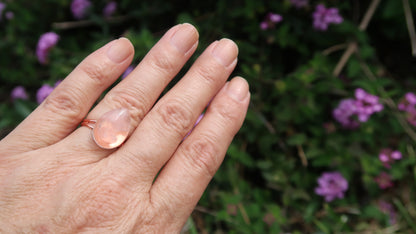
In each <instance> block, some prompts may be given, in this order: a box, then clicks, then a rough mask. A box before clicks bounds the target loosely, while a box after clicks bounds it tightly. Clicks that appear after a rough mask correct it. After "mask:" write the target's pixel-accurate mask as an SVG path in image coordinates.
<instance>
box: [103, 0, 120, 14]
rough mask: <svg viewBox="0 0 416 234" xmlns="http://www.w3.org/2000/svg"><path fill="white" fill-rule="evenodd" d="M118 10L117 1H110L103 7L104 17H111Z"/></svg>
mask: <svg viewBox="0 0 416 234" xmlns="http://www.w3.org/2000/svg"><path fill="white" fill-rule="evenodd" d="M116 10H117V3H116V2H115V1H111V2H108V3H107V5H105V7H104V9H103V15H104V17H110V16H111V15H113V14H114V12H115V11H116Z"/></svg>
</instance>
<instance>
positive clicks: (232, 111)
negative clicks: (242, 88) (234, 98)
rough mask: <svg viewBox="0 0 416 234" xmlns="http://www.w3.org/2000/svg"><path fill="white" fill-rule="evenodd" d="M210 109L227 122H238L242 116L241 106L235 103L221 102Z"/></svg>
mask: <svg viewBox="0 0 416 234" xmlns="http://www.w3.org/2000/svg"><path fill="white" fill-rule="evenodd" d="M210 109H211V111H212V112H213V113H215V114H216V115H218V116H219V120H220V121H223V122H225V123H236V122H237V121H238V120H239V119H240V118H241V111H240V109H241V108H239V105H236V104H235V103H230V102H221V103H217V105H212V106H210Z"/></svg>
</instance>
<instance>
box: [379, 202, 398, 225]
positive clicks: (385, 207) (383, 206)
mask: <svg viewBox="0 0 416 234" xmlns="http://www.w3.org/2000/svg"><path fill="white" fill-rule="evenodd" d="M378 207H379V209H380V210H381V211H382V212H383V213H384V214H387V215H388V216H389V223H390V225H394V224H396V223H397V212H396V211H395V209H394V206H393V205H392V204H391V203H389V202H386V201H383V200H381V201H380V202H379V203H378Z"/></svg>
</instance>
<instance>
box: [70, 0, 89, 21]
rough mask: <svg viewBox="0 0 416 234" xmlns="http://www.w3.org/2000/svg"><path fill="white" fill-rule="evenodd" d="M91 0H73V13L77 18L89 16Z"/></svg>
mask: <svg viewBox="0 0 416 234" xmlns="http://www.w3.org/2000/svg"><path fill="white" fill-rule="evenodd" d="M90 7H91V2H90V1H88V0H73V1H72V3H71V11H72V15H73V16H74V18H75V19H83V18H85V17H86V16H87V13H88V9H89V8H90Z"/></svg>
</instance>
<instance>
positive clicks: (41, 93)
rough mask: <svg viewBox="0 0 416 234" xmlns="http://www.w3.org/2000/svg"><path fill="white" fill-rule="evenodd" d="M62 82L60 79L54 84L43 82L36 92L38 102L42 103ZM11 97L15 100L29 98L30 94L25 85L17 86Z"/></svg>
mask: <svg viewBox="0 0 416 234" xmlns="http://www.w3.org/2000/svg"><path fill="white" fill-rule="evenodd" d="M60 83H61V81H60V80H58V81H57V82H56V83H55V85H54V86H51V85H49V84H43V85H42V86H41V87H40V88H39V89H38V91H37V92H36V101H37V102H38V104H41V103H42V102H43V101H44V100H45V99H46V98H47V97H48V96H49V94H51V93H52V91H53V90H54V89H55V88H56V87H57V86H58V85H59V84H60ZM10 97H11V99H12V100H13V101H15V100H17V99H24V100H27V99H29V95H28V94H27V92H26V89H25V88H24V87H23V86H16V87H15V88H14V89H13V90H12V92H11V93H10Z"/></svg>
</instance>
